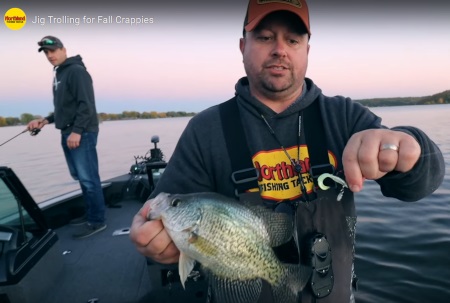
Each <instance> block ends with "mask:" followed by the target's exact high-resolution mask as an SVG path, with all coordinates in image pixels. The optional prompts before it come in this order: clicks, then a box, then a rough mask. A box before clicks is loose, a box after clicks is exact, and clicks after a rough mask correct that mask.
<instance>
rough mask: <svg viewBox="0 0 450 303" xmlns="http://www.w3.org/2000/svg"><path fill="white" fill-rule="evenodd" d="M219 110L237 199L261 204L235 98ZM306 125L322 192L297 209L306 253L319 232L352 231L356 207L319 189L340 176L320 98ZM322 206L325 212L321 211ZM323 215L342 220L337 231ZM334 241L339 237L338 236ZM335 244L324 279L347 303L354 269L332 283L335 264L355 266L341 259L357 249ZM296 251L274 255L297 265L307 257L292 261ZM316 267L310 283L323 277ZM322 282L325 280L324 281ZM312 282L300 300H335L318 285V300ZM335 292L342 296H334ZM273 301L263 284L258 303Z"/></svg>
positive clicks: (306, 114) (350, 244)
mask: <svg viewBox="0 0 450 303" xmlns="http://www.w3.org/2000/svg"><path fill="white" fill-rule="evenodd" d="M219 110H220V117H221V123H222V128H223V132H224V136H225V141H226V146H227V151H228V154H229V156H230V161H231V166H232V172H233V173H232V175H231V179H232V182H233V184H234V187H235V196H236V198H238V199H245V200H246V201H251V202H256V203H257V202H259V203H261V201H263V200H262V199H261V196H260V194H259V191H256V192H248V191H249V190H250V189H255V188H259V185H258V178H259V171H258V170H257V169H256V168H255V167H254V165H253V162H252V157H251V154H250V151H249V148H248V144H247V140H246V138H245V129H244V127H243V125H242V122H241V118H240V114H239V108H238V104H237V100H236V97H234V98H232V99H230V100H228V101H226V102H224V103H221V104H220V105H219ZM229 117H237V118H236V119H230V118H229ZM304 125H305V127H304V130H305V132H304V134H305V140H306V144H307V148H308V154H309V158H310V164H311V165H310V170H309V173H310V175H311V177H312V178H313V180H314V187H315V188H316V189H317V190H315V191H313V192H312V193H310V194H308V196H307V197H303V199H305V200H306V201H307V202H305V203H300V204H299V205H298V206H297V208H296V211H295V220H296V222H302V226H301V227H300V226H298V225H297V236H298V238H299V243H301V249H302V250H303V249H305V248H304V246H305V243H304V242H311V241H313V240H314V239H310V238H309V237H311V235H315V236H316V235H317V234H322V232H323V233H324V234H323V235H325V236H327V235H326V230H329V229H330V228H336V229H338V230H342V229H343V228H346V227H347V225H346V224H348V222H347V223H346V221H348V219H347V218H346V217H345V216H346V215H345V214H348V213H352V209H350V208H351V207H353V208H354V205H350V206H342V207H341V206H339V205H338V204H337V203H336V202H335V201H332V200H333V199H334V200H336V195H335V194H334V193H331V192H329V191H328V192H327V191H322V190H319V188H318V186H317V185H318V184H317V178H318V177H319V176H320V175H321V174H323V173H330V174H334V172H335V169H334V167H333V166H332V165H331V164H330V162H329V158H328V148H327V147H326V145H324V141H323V138H325V130H324V126H323V120H322V116H321V114H320V108H319V102H318V100H315V101H314V102H313V103H312V104H311V105H310V106H308V107H307V108H306V109H305V110H304ZM327 185H333V184H327ZM312 201H314V202H312ZM328 201H332V202H335V203H334V205H333V203H330V202H328ZM310 202H312V203H310ZM319 207H320V209H319ZM322 208H324V209H323V210H322ZM336 208H337V210H336ZM334 213H337V216H338V217H337V216H335V215H334ZM353 213H354V209H353ZM343 214H344V215H343ZM324 216H331V217H332V218H335V217H337V218H338V219H336V220H337V221H336V222H335V223H333V226H332V227H330V226H328V225H327V222H323V220H322V219H320V218H323V217H324ZM343 217H345V218H343ZM355 223H356V218H355ZM334 225H337V226H334ZM353 237H354V235H353ZM333 238H335V237H334V235H333ZM334 242H339V243H340V244H339V249H338V252H333V247H331V252H332V253H331V254H332V255H333V259H334V260H336V261H335V262H334V263H333V264H330V268H327V273H326V277H325V278H326V280H324V281H326V282H327V283H328V282H330V279H331V280H332V281H331V284H332V285H331V289H329V290H328V291H331V290H332V289H333V288H336V286H337V287H339V289H335V290H333V296H331V297H333V300H334V302H344V301H342V300H343V299H344V298H347V299H348V298H350V297H352V296H351V291H350V285H351V281H353V278H355V277H353V276H352V274H353V271H352V272H351V273H349V274H348V277H345V278H341V277H337V278H339V279H341V280H340V281H333V279H334V275H333V267H335V266H336V267H338V268H339V267H343V268H344V269H347V268H352V265H353V259H351V260H348V259H349V258H348V257H347V258H346V259H347V260H342V261H340V259H341V256H348V250H350V252H351V250H353V249H354V247H353V241H349V240H348V239H344V241H341V240H340V239H338V240H336V239H334ZM342 242H344V244H343V245H341V243H342ZM306 245H308V244H306ZM341 246H344V249H342V248H341ZM307 249H309V248H307ZM274 250H275V249H274ZM293 250H294V251H295V253H297V248H296V246H295V243H294V242H293V241H291V242H288V243H287V244H286V245H283V247H279V248H278V249H277V250H275V252H276V253H277V252H278V253H277V256H278V257H280V256H281V258H280V259H283V258H285V259H286V260H288V261H289V260H290V261H292V260H293V261H292V262H296V258H297V259H298V258H303V257H304V256H294V257H291V254H292V253H291V252H292V251H293ZM302 254H303V253H302ZM302 254H301V255H302ZM331 254H330V255H331ZM330 258H331V256H330ZM292 262H291V263H292ZM336 262H339V263H336ZM331 265H332V266H331ZM316 269H317V271H315V270H314V267H313V274H312V277H311V281H313V280H312V279H313V278H314V276H316V277H317V276H318V275H320V274H321V272H320V271H321V270H323V268H320V267H319V268H316ZM339 272H340V271H339ZM355 280H356V279H355ZM318 281H319V282H320V279H319V280H318ZM335 282H337V283H335ZM347 283H348V284H347ZM308 284H309V287H305V289H304V291H303V292H302V294H301V302H316V301H319V302H324V303H325V302H331V301H330V300H327V295H328V294H329V293H326V294H324V293H323V291H326V288H327V287H326V288H325V290H323V289H320V285H319V286H318V287H319V290H320V292H322V293H320V294H319V296H314V295H313V294H312V292H313V287H311V284H314V283H311V282H310V283H308ZM333 284H334V287H333ZM345 285H347V289H343V288H344V287H345ZM316 286H317V285H316ZM341 288H342V289H341ZM314 291H317V288H316V289H314ZM335 292H337V293H336V294H335ZM338 293H339V294H338ZM269 298H272V293H271V290H270V286H269V285H268V284H267V283H266V282H265V281H263V290H262V293H261V295H260V300H259V301H258V302H273V299H272V300H269ZM344 300H345V299H344Z"/></svg>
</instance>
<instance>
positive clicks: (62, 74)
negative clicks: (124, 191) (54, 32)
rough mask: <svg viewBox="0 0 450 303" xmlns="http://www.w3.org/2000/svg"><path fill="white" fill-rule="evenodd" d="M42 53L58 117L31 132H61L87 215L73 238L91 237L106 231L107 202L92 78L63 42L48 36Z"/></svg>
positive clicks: (34, 125) (37, 121)
mask: <svg viewBox="0 0 450 303" xmlns="http://www.w3.org/2000/svg"><path fill="white" fill-rule="evenodd" d="M38 45H39V49H38V51H39V52H41V51H44V54H45V56H46V57H47V59H48V61H49V62H50V64H52V65H53V66H54V78H53V105H54V113H52V114H51V115H49V116H48V117H45V118H42V119H35V120H33V121H31V122H29V123H28V126H27V127H28V129H29V130H32V129H35V128H37V129H41V128H42V127H44V126H45V125H47V124H49V123H55V127H56V128H57V129H59V130H61V145H62V148H63V151H64V156H65V158H66V162H67V165H68V167H69V171H70V174H71V176H72V178H73V179H74V180H78V181H79V182H80V186H81V190H82V193H83V198H84V201H85V206H86V207H85V208H86V214H85V215H84V216H82V217H80V218H75V219H74V220H72V221H71V224H72V225H80V230H79V231H78V232H76V233H75V234H74V235H73V236H74V237H75V238H77V239H81V238H86V237H89V236H91V235H93V234H95V233H97V232H99V231H102V230H104V229H105V228H106V224H105V200H104V197H103V190H102V186H101V181H100V176H99V172H98V157H97V149H96V146H97V137H98V131H99V128H98V117H97V110H96V107H95V97H94V88H93V85H92V78H91V76H90V75H89V73H88V72H87V70H86V67H85V66H84V63H83V61H82V59H81V57H80V56H79V55H77V56H74V57H69V58H68V57H67V51H66V48H65V47H64V45H63V44H62V42H61V40H59V39H58V38H56V37H53V36H46V37H44V38H42V39H41V40H40V41H39V42H38Z"/></svg>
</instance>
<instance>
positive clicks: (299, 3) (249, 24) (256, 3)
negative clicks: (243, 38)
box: [244, 0, 311, 36]
mask: <svg viewBox="0 0 450 303" xmlns="http://www.w3.org/2000/svg"><path fill="white" fill-rule="evenodd" d="M276 11H289V12H292V13H294V14H296V15H297V16H298V17H299V18H300V20H302V22H303V24H304V25H305V27H306V30H307V31H308V35H309V36H311V29H310V27H309V11H308V6H307V4H306V2H305V0H249V2H248V8H247V14H246V16H245V20H244V30H245V31H247V32H251V31H253V30H254V29H255V28H256V27H257V26H258V24H259V23H260V22H261V20H262V19H264V17H265V16H267V15H268V14H270V13H273V12H276Z"/></svg>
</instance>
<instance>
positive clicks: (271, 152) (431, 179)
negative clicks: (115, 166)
mask: <svg viewBox="0 0 450 303" xmlns="http://www.w3.org/2000/svg"><path fill="white" fill-rule="evenodd" d="M310 36H311V28H310V22H309V12H308V7H307V4H306V3H305V1H304V0H289V1H288V0H284V1H282V0H278V1H277V0H250V1H249V4H248V10H247V14H246V17H245V21H244V37H243V38H241V39H240V49H241V52H242V55H243V62H244V67H245V72H246V74H247V77H243V78H241V79H240V80H239V81H238V83H237V84H236V92H235V97H234V98H232V99H231V100H229V101H227V102H224V103H222V104H220V105H217V106H213V107H211V108H209V109H206V110H205V111H203V112H201V113H199V114H198V115H196V116H195V117H193V118H192V119H191V120H190V122H189V124H188V126H187V127H186V129H185V131H184V133H183V134H182V136H181V138H180V140H179V142H178V145H177V147H176V149H175V151H174V153H173V156H172V157H171V159H170V161H169V163H168V166H167V168H166V170H165V172H164V174H163V175H162V178H161V179H160V181H159V182H158V184H157V186H156V189H155V191H154V192H153V193H152V196H151V197H155V196H156V195H157V194H159V193H160V192H166V193H172V194H179V193H196V192H218V193H220V194H223V195H226V196H229V197H236V196H239V198H243V199H252V200H258V199H259V201H260V202H261V204H263V205H266V206H269V207H270V208H272V209H274V211H277V212H278V211H281V212H287V213H291V214H292V216H293V217H295V219H296V220H295V221H296V226H295V229H296V233H294V235H295V237H296V239H295V240H296V241H294V242H295V243H294V245H292V243H288V244H286V245H283V246H281V247H278V248H276V249H275V251H276V253H277V256H278V257H279V259H280V260H281V261H282V262H285V263H296V262H300V263H302V264H305V265H309V266H311V267H312V269H313V270H312V274H311V276H310V278H309V281H307V282H305V284H306V287H305V288H304V289H303V290H302V291H301V292H300V293H299V294H298V297H297V298H295V300H292V301H293V302H352V301H353V300H354V297H353V289H354V286H355V284H356V276H355V273H354V272H353V261H354V240H355V225H356V214H355V203H354V193H356V192H359V191H360V190H361V189H362V186H363V182H364V180H365V179H371V180H375V181H376V182H377V183H379V185H380V188H381V192H382V193H383V195H385V196H389V197H394V198H397V199H399V200H401V201H417V200H420V199H422V198H424V197H425V196H427V195H430V194H431V193H432V192H433V191H434V190H436V189H437V188H438V187H439V185H440V184H441V182H442V180H443V176H444V170H445V169H444V160H443V156H442V153H441V152H440V150H439V148H438V147H437V146H436V144H435V143H434V142H432V141H431V140H430V139H429V137H428V136H427V135H426V134H424V133H423V132H422V131H421V130H419V129H417V128H415V127H410V126H401V127H394V128H391V129H388V128H387V127H385V126H383V125H382V124H381V119H380V118H379V117H377V116H376V115H375V114H373V113H372V112H371V111H369V110H368V109H367V108H365V107H363V106H362V105H360V104H358V103H355V102H352V101H351V100H350V99H349V98H344V97H341V96H336V97H327V96H325V95H323V94H322V92H321V90H320V88H319V87H317V86H316V85H315V83H314V82H313V81H312V80H311V79H308V78H306V77H305V74H306V70H307V65H308V53H309V38H310ZM230 129H232V131H230ZM230 133H231V134H230ZM242 134H243V135H242ZM241 137H242V138H241ZM242 142H243V144H241V143H242ZM247 149H248V151H247ZM234 154H237V155H238V156H237V157H236V156H235V155H234ZM239 156H240V157H239ZM239 158H240V159H239ZM242 159H243V160H242ZM246 161H248V163H247V162H246ZM326 179H328V180H326ZM324 180H325V181H324ZM329 180H333V181H332V182H331V183H328V184H326V181H329ZM324 182H325V183H324ZM148 208H149V206H148V203H146V204H145V205H144V206H143V208H142V209H141V211H140V212H139V213H138V214H136V216H135V217H134V220H133V224H132V227H131V239H132V240H133V241H134V243H135V244H136V247H137V249H138V251H139V252H141V253H142V254H144V255H146V256H148V257H150V258H152V259H153V260H155V261H157V262H160V263H165V264H170V263H176V262H178V260H179V256H180V252H179V251H178V249H177V247H176V246H175V245H174V243H173V242H172V240H171V239H170V237H169V236H168V234H167V232H166V231H165V230H164V225H163V224H162V222H161V221H156V220H153V221H148V220H147V212H148ZM297 249H298V250H299V251H300V253H299V255H298V254H297ZM247 282H248V281H247ZM246 285H247V286H248V285H251V283H250V282H249V283H247V284H246ZM211 291H212V298H213V301H214V302H223V301H226V302H229V301H227V300H226V299H224V298H223V297H220V294H221V293H222V294H223V292H218V291H217V289H214V287H212V289H211ZM229 291H231V292H238V293H234V294H233V296H229V297H228V298H230V297H232V298H241V296H243V295H244V294H248V293H250V292H245V291H243V292H242V293H241V292H239V288H238V287H234V288H232V289H230V290H229ZM252 291H254V289H252ZM257 293H258V295H259V299H252V300H247V298H244V299H242V300H243V301H242V302H280V301H278V298H274V297H273V296H271V295H270V291H269V292H267V291H266V290H265V288H264V286H263V287H262V289H258V290H257ZM218 294H219V295H218ZM239 302H241V301H239Z"/></svg>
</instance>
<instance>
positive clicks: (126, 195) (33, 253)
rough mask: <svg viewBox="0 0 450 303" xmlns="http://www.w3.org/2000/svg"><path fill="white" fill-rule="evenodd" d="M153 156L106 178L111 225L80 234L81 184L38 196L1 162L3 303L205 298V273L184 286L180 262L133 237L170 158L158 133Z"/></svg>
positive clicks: (139, 302)
mask: <svg viewBox="0 0 450 303" xmlns="http://www.w3.org/2000/svg"><path fill="white" fill-rule="evenodd" d="M151 142H152V143H154V147H153V148H152V149H151V150H150V156H149V157H145V156H144V157H143V158H142V159H141V161H140V162H138V161H137V160H136V162H135V163H134V164H132V165H131V167H130V169H129V171H126V170H125V169H124V174H123V175H120V176H117V177H115V178H112V179H108V180H105V181H103V182H102V187H103V192H104V196H105V203H106V206H107V211H106V217H107V228H106V230H105V231H102V232H99V233H97V234H95V235H92V236H90V237H88V238H85V239H74V238H73V237H72V234H73V233H74V231H75V230H76V227H75V226H71V225H70V224H69V221H70V220H71V219H74V218H76V217H79V216H80V215H82V214H83V213H84V202H83V199H82V195H81V190H77V191H73V192H69V193H66V194H63V195H60V196H57V197H54V198H51V199H48V200H46V201H43V202H41V203H36V201H34V199H33V198H32V196H31V195H30V193H29V192H28V191H27V189H26V188H25V186H24V185H23V183H22V182H21V180H20V179H19V178H18V176H17V175H16V174H15V173H14V171H13V169H12V168H10V167H6V166H0V177H1V181H0V303H41V302H42V303H61V302H64V303H72V302H73V303H80V302H88V303H96V302H101V303H144V302H152V303H158V302H206V298H207V291H206V282H205V279H204V277H203V276H202V275H201V274H200V273H199V272H198V271H193V272H192V273H191V275H190V277H189V279H188V281H187V282H186V289H183V287H182V286H181V283H180V280H179V276H178V271H177V265H175V264H172V265H163V264H158V263H155V262H153V261H152V260H151V259H149V258H147V257H145V256H143V255H141V254H140V253H139V252H138V251H137V249H136V247H135V246H134V244H133V243H132V242H131V240H130V238H129V232H130V225H131V222H132V219H133V216H134V215H135V214H136V213H137V212H138V210H139V209H140V208H141V207H142V205H143V203H144V202H145V201H146V200H147V198H148V196H149V195H150V193H151V192H152V190H153V189H154V187H155V185H156V184H157V182H158V180H159V178H160V176H161V174H163V172H164V169H165V167H166V165H167V162H166V161H164V159H163V153H162V151H161V150H160V149H159V148H158V146H157V143H159V137H158V136H153V137H152V139H151Z"/></svg>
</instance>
